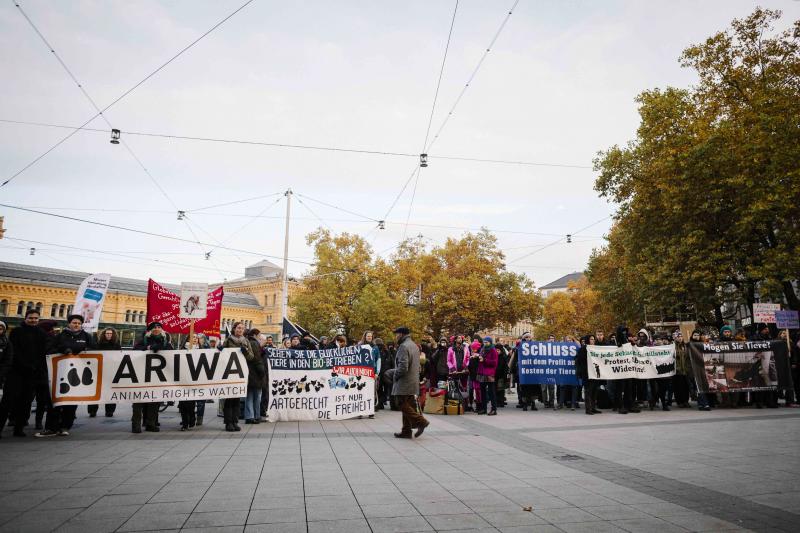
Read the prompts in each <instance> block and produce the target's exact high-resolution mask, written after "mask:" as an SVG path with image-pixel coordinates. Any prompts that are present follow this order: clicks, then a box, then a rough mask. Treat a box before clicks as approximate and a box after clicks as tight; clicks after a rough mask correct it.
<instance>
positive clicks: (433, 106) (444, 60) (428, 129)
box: [403, 0, 458, 240]
mask: <svg viewBox="0 0 800 533" xmlns="http://www.w3.org/2000/svg"><path fill="white" fill-rule="evenodd" d="M457 13H458V0H456V3H455V6H454V7H453V17H452V19H451V20H450V31H448V32H447V42H446V43H445V45H444V54H443V56H442V66H441V68H440V69H439V78H438V79H437V80H436V91H435V92H434V93H433V103H432V104H431V113H430V117H429V118H428V126H427V127H426V128H425V140H424V141H423V143H422V150H421V151H420V154H422V153H425V152H426V150H425V147H426V146H427V145H428V136H429V135H430V133H431V125H432V124H433V116H434V113H435V111H436V102H437V100H438V99H439V89H440V88H441V86H442V77H443V76H444V66H445V64H446V63H447V52H448V51H449V50H450V40H451V39H452V37H453V27H454V26H455V24H456V14H457ZM420 167H421V165H420ZM420 173H421V170H420V169H417V173H416V177H415V178H414V188H413V189H412V191H411V202H410V203H409V204H408V215H407V216H406V225H405V227H404V228H403V240H405V239H406V234H407V232H408V221H409V220H411V212H412V210H413V209H414V199H415V198H416V197H417V184H418V183H419V175H420Z"/></svg>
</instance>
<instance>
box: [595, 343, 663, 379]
mask: <svg viewBox="0 0 800 533" xmlns="http://www.w3.org/2000/svg"><path fill="white" fill-rule="evenodd" d="M586 350H587V358H586V359H587V363H588V365H589V378H590V379H630V378H633V379H655V378H666V377H671V376H674V375H675V345H674V344H665V345H663V346H633V345H632V344H623V345H622V346H619V347H617V346H587V347H586Z"/></svg>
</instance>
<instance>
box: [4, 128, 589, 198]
mask: <svg viewBox="0 0 800 533" xmlns="http://www.w3.org/2000/svg"><path fill="white" fill-rule="evenodd" d="M0 123H5V124H19V125H24V126H38V127H44V128H60V129H67V130H75V129H77V130H80V131H82V132H90V133H102V134H105V135H108V133H109V131H108V130H107V129H101V128H87V127H81V126H68V125H66V124H51V123H47V122H33V121H27V120H13V119H6V118H0ZM121 133H123V134H124V135H126V136H129V135H133V136H144V137H155V138H163V139H173V140H183V141H202V142H218V143H226V144H242V145H253V146H267V147H273V148H296V149H303V150H321V151H327V152H350V153H356V154H369V155H387V156H395V157H406V158H412V157H413V158H414V159H418V158H419V154H412V153H410V152H396V151H395V152H390V151H385V150H384V151H379V150H366V149H357V148H342V147H335V146H314V145H300V144H287V143H269V142H261V141H252V140H237V139H221V138H212V137H197V136H187V135H172V134H167V133H145V132H139V131H128V130H121ZM436 159H441V160H451V161H471V162H476V163H494V164H501V165H521V166H533V167H554V168H576V169H588V170H591V169H592V167H591V166H590V165H572V164H566V163H544V162H540V161H520V160H510V159H509V160H506V159H487V158H480V157H466V156H455V155H436V154H428V160H429V161H430V160H436ZM415 168H416V167H415ZM278 194H283V192H281V193H278Z"/></svg>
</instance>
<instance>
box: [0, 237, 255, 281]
mask: <svg viewBox="0 0 800 533" xmlns="http://www.w3.org/2000/svg"><path fill="white" fill-rule="evenodd" d="M4 239H8V240H10V241H16V242H27V243H30V244H42V245H44V246H56V247H59V248H64V249H66V250H75V251H80V252H89V253H95V254H103V255H109V256H112V257H122V258H125V259H134V260H136V261H140V260H142V259H144V260H145V261H151V262H154V263H159V264H164V265H173V266H179V267H185V268H190V269H194V270H209V271H210V270H217V269H215V268H208V267H201V266H197V265H187V264H186V263H177V262H175V261H165V260H163V259H159V258H158V257H152V258H146V257H144V258H143V257H136V256H131V255H127V254H123V253H119V252H115V251H110V250H97V249H94V248H84V247H80V246H68V245H66V244H59V243H53V242H44V241H37V240H31V239H20V238H18V237H5V238H4ZM23 249H27V248H23ZM39 250H40V249H39V248H37V249H36V251H37V252H39ZM46 251H49V252H53V253H57V252H59V250H46ZM128 253H137V252H128ZM146 253H150V254H153V255H161V252H157V253H156V252H146ZM137 264H146V263H137ZM226 272H228V273H230V274H241V272H239V271H234V270H228V271H226Z"/></svg>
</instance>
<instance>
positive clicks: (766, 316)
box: [753, 304, 781, 324]
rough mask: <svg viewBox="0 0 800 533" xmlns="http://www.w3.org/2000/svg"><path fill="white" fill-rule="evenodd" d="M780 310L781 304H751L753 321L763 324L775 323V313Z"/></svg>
mask: <svg viewBox="0 0 800 533" xmlns="http://www.w3.org/2000/svg"><path fill="white" fill-rule="evenodd" d="M780 310H781V304H753V320H754V321H755V322H757V323H758V322H763V323H764V324H774V323H775V311H780Z"/></svg>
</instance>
